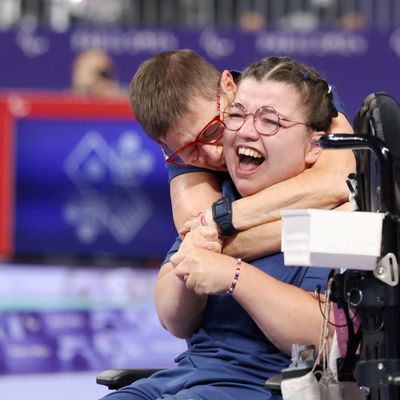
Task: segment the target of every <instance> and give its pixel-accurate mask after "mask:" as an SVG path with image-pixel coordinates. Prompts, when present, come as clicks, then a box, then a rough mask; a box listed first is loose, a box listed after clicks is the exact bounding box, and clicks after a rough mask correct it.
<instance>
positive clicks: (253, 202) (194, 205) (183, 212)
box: [171, 114, 355, 259]
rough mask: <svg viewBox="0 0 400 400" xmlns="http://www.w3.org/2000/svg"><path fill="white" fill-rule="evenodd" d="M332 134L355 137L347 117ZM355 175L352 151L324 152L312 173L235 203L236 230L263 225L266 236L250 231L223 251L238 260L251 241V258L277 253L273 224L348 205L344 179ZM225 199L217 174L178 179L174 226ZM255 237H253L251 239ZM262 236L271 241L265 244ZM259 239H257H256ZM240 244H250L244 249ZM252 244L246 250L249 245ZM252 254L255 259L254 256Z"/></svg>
mask: <svg viewBox="0 0 400 400" xmlns="http://www.w3.org/2000/svg"><path fill="white" fill-rule="evenodd" d="M332 132H333V133H335V132H336V133H352V128H351V126H350V124H349V122H348V121H347V119H346V117H345V116H344V115H342V114H339V117H337V118H335V119H334V121H333V123H332ZM354 170H355V158H354V154H353V152H352V151H350V150H331V151H328V150H327V151H324V152H322V154H321V155H320V157H319V159H318V161H317V162H316V163H315V164H314V165H313V167H312V168H309V169H307V170H305V171H304V172H303V173H301V174H300V175H298V176H296V177H293V178H291V179H288V180H287V181H284V182H280V183H278V184H276V185H274V186H271V187H269V188H266V189H264V190H262V191H260V192H259V193H256V194H254V195H252V196H249V197H246V198H242V199H239V200H236V201H235V202H233V203H232V210H233V224H234V226H235V227H236V228H237V229H238V230H239V231H247V230H248V229H250V228H252V227H256V226H258V225H262V224H265V225H264V228H263V229H262V230H250V231H248V232H247V233H246V235H240V234H238V235H236V236H234V237H233V238H231V239H229V243H228V245H227V246H225V247H224V250H223V252H224V253H226V254H232V255H234V254H237V252H236V251H234V250H232V249H234V248H235V249H243V248H246V247H245V246H247V245H248V244H249V243H250V242H251V241H252V240H253V241H254V242H253V244H252V245H251V249H249V251H246V258H247V259H253V258H255V257H256V256H260V255H267V254H272V253H275V252H276V251H278V250H279V248H280V229H277V228H276V225H275V227H273V226H270V225H269V223H270V222H272V221H277V220H279V219H280V213H279V212H280V210H281V209H285V208H325V209H332V208H335V207H337V206H339V205H340V204H342V203H344V202H346V201H347V200H348V188H347V186H346V183H345V179H346V178H347V176H348V175H349V173H351V172H353V171H354ZM220 197H221V194H220V184H219V180H218V179H217V178H216V176H214V174H212V173H204V172H195V173H187V174H183V175H179V176H177V177H175V178H173V179H172V181H171V200H172V205H173V213H174V220H175V226H176V227H177V229H178V230H179V229H180V228H181V227H182V226H183V223H184V222H186V221H187V220H189V219H191V218H192V217H193V216H194V215H197V214H198V213H199V212H200V211H201V210H204V209H205V208H209V207H210V204H211V203H212V202H214V201H215V200H217V199H218V198H220ZM211 215H212V214H211V211H210V210H208V212H207V213H206V216H207V222H208V224H209V225H212V224H213V221H212V216H211ZM252 232H253V233H252ZM260 232H263V237H264V235H265V238H266V240H260V236H258V235H259V234H260ZM252 235H254V236H252ZM241 238H243V240H245V242H244V243H243V244H241ZM246 243H247V244H246ZM229 249H231V250H229ZM252 252H254V253H252ZM251 254H253V255H254V256H251Z"/></svg>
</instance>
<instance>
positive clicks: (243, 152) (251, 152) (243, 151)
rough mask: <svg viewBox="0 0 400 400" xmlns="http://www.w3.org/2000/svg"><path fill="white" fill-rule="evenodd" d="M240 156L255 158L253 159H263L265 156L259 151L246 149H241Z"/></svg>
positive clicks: (239, 150)
mask: <svg viewBox="0 0 400 400" xmlns="http://www.w3.org/2000/svg"><path fill="white" fill-rule="evenodd" d="M238 155H243V156H247V157H253V158H262V157H263V155H262V154H261V153H259V152H258V151H256V150H253V149H249V148H246V147H239V149H238Z"/></svg>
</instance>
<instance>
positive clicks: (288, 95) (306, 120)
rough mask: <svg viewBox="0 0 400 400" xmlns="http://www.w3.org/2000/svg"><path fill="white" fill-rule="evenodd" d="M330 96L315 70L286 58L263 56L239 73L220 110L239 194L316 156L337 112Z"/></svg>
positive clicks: (273, 180) (291, 171) (307, 164)
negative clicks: (229, 100)
mask: <svg viewBox="0 0 400 400" xmlns="http://www.w3.org/2000/svg"><path fill="white" fill-rule="evenodd" d="M331 100H332V94H331V91H330V88H329V86H328V84H327V83H326V81H325V80H323V79H322V78H321V77H320V76H319V75H318V74H317V73H316V71H314V70H313V69H312V68H310V67H308V66H306V65H302V64H299V63H297V62H296V61H294V60H291V59H288V58H278V57H270V58H266V59H263V60H261V61H260V62H258V63H256V64H254V65H252V66H250V67H249V68H248V69H247V70H246V71H245V72H244V73H243V75H242V78H241V80H240V83H239V85H238V91H237V93H236V97H235V102H233V103H230V104H228V106H227V107H226V109H225V111H224V122H225V125H226V131H225V135H224V153H225V160H226V164H227V167H228V170H229V173H230V175H231V177H232V180H233V181H234V183H235V186H236V188H237V190H238V191H239V193H240V194H241V195H242V196H249V195H252V194H254V193H257V192H259V191H260V190H262V189H264V188H266V187H269V186H271V185H274V184H276V183H278V182H281V181H284V180H286V179H289V178H291V177H293V176H296V175H298V174H300V173H301V172H302V171H304V170H305V169H306V168H309V167H310V166H312V165H313V164H314V163H315V162H316V161H317V159H318V157H319V155H320V152H321V149H320V147H318V146H316V145H315V142H316V141H317V140H318V138H319V137H320V136H321V135H322V134H324V133H325V131H327V130H328V129H329V126H330V122H331V120H332V118H333V117H336V116H337V112H336V110H335V108H334V107H333V105H332V102H331ZM248 117H252V118H248ZM248 119H252V123H249V121H248Z"/></svg>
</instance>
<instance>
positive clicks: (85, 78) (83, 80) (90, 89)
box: [71, 49, 126, 97]
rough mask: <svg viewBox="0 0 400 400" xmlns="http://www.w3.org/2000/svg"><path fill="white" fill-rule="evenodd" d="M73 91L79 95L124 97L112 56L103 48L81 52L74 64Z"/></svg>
mask: <svg viewBox="0 0 400 400" xmlns="http://www.w3.org/2000/svg"><path fill="white" fill-rule="evenodd" d="M71 91H72V93H73V94H76V95H79V96H102V97H122V96H125V95H126V93H124V92H123V91H122V89H121V88H120V85H119V82H118V79H117V76H116V68H115V64H114V62H113V60H112V58H111V57H110V56H109V55H108V54H107V53H106V52H105V51H103V50H101V49H89V50H84V51H82V52H81V53H79V54H78V55H77V56H76V58H75V60H74V62H73V65H72V77H71Z"/></svg>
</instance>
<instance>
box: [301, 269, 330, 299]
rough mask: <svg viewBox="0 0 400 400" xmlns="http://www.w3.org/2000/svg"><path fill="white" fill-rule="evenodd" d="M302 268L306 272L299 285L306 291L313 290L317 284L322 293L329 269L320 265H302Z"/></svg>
mask: <svg viewBox="0 0 400 400" xmlns="http://www.w3.org/2000/svg"><path fill="white" fill-rule="evenodd" d="M303 269H305V270H306V272H305V274H304V276H303V279H302V281H301V284H300V287H301V288H302V289H304V290H305V291H307V292H314V291H315V289H316V287H317V285H319V286H320V287H321V293H324V292H325V289H326V285H327V283H328V276H329V274H330V272H331V269H330V268H321V267H303Z"/></svg>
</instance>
